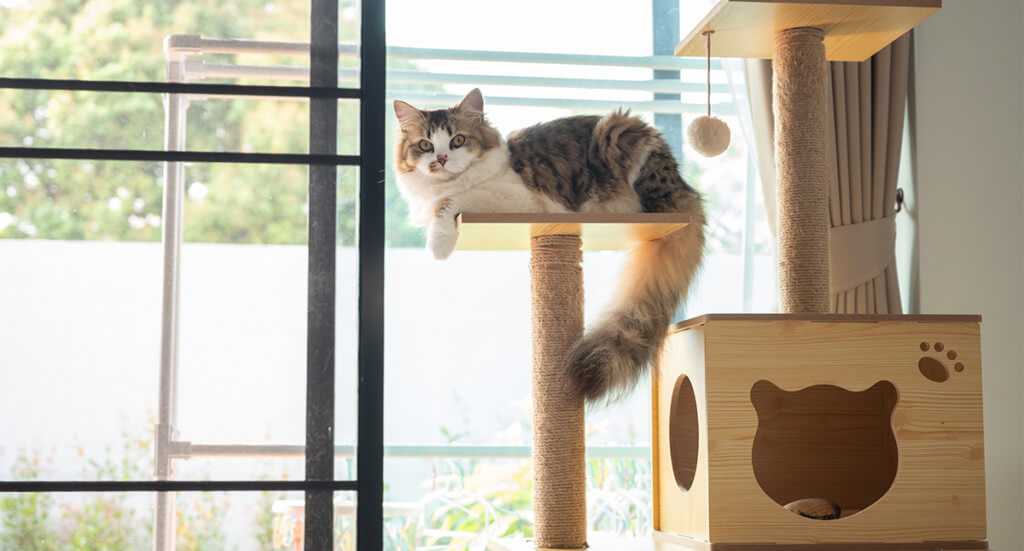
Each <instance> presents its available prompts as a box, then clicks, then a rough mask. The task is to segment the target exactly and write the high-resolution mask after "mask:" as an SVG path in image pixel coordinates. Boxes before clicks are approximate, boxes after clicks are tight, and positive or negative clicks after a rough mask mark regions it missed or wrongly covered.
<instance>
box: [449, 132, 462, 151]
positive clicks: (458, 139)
mask: <svg viewBox="0 0 1024 551" xmlns="http://www.w3.org/2000/svg"><path fill="white" fill-rule="evenodd" d="M464 143H466V137H465V136H463V135H462V134H456V135H455V137H454V138H452V143H451V144H450V145H451V146H452V148H453V149H454V148H456V147H462V144H464Z"/></svg>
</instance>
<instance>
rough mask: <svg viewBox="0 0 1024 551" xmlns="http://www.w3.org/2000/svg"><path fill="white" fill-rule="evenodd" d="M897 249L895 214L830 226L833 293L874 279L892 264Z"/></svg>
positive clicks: (830, 261) (831, 284)
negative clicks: (855, 222) (856, 222)
mask: <svg viewBox="0 0 1024 551" xmlns="http://www.w3.org/2000/svg"><path fill="white" fill-rule="evenodd" d="M895 251H896V216H895V215H891V216H888V217H886V218H879V219H878V220H870V221H867V222H861V223H859V224H847V225H845V226H835V227H833V228H831V229H830V230H829V257H830V258H829V263H830V270H829V272H830V277H829V279H830V281H829V283H830V285H829V286H830V287H831V288H832V293H838V292H840V291H846V290H848V289H852V288H854V287H856V286H858V285H860V284H861V283H864V282H865V281H869V280H871V279H874V278H875V276H878V275H879V274H881V273H882V272H884V271H885V269H886V267H888V266H889V265H890V264H892V261H893V258H894V255H895Z"/></svg>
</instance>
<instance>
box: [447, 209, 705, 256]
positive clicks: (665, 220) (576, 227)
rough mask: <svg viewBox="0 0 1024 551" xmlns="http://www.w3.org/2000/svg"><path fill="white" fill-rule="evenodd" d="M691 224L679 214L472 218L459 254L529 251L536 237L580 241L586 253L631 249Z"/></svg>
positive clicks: (463, 227) (464, 223)
mask: <svg viewBox="0 0 1024 551" xmlns="http://www.w3.org/2000/svg"><path fill="white" fill-rule="evenodd" d="M689 223H690V217H689V216H688V215H685V214H675V213H638V214H606V213H582V214H581V213H471V212H465V213H462V214H460V215H459V218H458V224H459V242H458V243H459V244H458V246H457V247H456V248H457V249H458V250H464V251H484V250H489V251H512V250H529V248H530V237H532V236H534V235H579V236H581V238H582V239H583V250H585V251H607V250H619V249H628V248H629V247H631V246H632V245H634V244H636V243H637V242H638V241H650V240H652V239H660V238H662V237H665V236H666V235H669V234H670V233H672V232H674V231H676V230H678V229H680V228H682V227H683V226H686V225H687V224H689Z"/></svg>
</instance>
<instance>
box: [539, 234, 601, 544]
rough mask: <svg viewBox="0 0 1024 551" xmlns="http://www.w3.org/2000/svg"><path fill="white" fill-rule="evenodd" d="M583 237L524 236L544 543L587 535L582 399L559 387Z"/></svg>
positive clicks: (575, 319)
mask: <svg viewBox="0 0 1024 551" xmlns="http://www.w3.org/2000/svg"><path fill="white" fill-rule="evenodd" d="M581 244H582V242H581V241H580V238H579V237H578V236H575V235H542V236H535V237H533V238H532V239H531V240H530V255H531V258H530V290H531V306H532V307H531V310H532V314H533V516H534V524H533V535H534V544H535V545H536V546H537V547H539V548H548V549H581V548H583V547H584V546H585V545H586V541H587V496H586V486H587V481H586V444H585V428H584V408H583V399H582V398H577V397H573V396H572V395H570V394H569V393H568V392H566V385H565V381H564V366H565V357H566V353H567V352H568V351H569V347H570V346H572V344H573V343H575V342H576V341H577V340H578V339H579V338H580V337H581V336H582V335H583V270H582V268H581V266H580V262H581V261H582V260H583V253H582V251H581V250H580V246H581Z"/></svg>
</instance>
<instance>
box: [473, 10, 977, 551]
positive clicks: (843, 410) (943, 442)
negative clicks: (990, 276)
mask: <svg viewBox="0 0 1024 551" xmlns="http://www.w3.org/2000/svg"><path fill="white" fill-rule="evenodd" d="M939 7H940V0H845V1H840V0H802V1H790V0H722V1H720V2H719V3H718V4H716V5H715V6H714V7H713V8H712V9H711V11H710V12H709V14H708V15H707V17H705V18H704V19H703V20H702V21H701V23H700V24H699V25H697V26H696V27H695V28H694V29H693V31H692V32H691V33H690V34H689V35H688V37H687V38H686V39H685V40H683V41H682V42H681V43H680V45H679V46H678V48H677V49H676V55H680V56H695V57H696V56H701V57H703V55H704V53H705V50H704V48H705V36H706V35H705V33H706V32H708V31H713V32H714V51H715V55H716V56H720V57H748V58H750V57H753V58H771V59H772V60H773V68H774V78H775V81H774V86H773V93H774V111H775V136H776V142H775V157H776V172H777V181H778V183H777V185H778V201H779V204H778V212H779V220H778V227H779V243H778V256H779V265H778V268H779V289H780V298H781V306H782V310H783V312H785V313H786V314H779V315H760V316H759V315H746V316H740V317H730V316H707V317H704V318H699V319H697V320H691V321H690V322H688V323H684V324H683V325H681V326H678V327H676V328H675V332H674V333H673V334H672V335H671V336H670V337H669V340H668V342H667V343H666V350H665V353H664V354H663V356H662V358H661V360H660V362H659V374H660V376H656V377H652V379H653V385H654V397H653V400H652V406H653V408H654V425H653V428H654V434H653V438H652V442H653V455H654V457H653V460H654V476H655V480H654V487H655V496H654V498H655V499H654V513H655V521H654V524H655V526H654V528H655V530H656V531H657V532H656V533H655V535H654V537H653V538H649V539H644V540H635V539H634V540H615V541H608V542H602V541H591V542H587V539H586V532H585V529H586V517H585V511H584V505H585V496H584V492H583V487H584V481H583V479H582V476H583V451H584V447H583V446H584V444H583V432H582V423H583V404H582V403H581V402H578V401H571V400H570V399H569V398H568V397H567V396H565V395H563V394H560V393H561V388H562V386H561V385H562V381H561V380H559V378H560V377H561V373H562V371H561V368H562V364H561V362H562V361H563V359H564V355H565V351H566V350H567V348H568V346H569V345H570V344H571V343H572V342H573V341H574V340H575V339H576V338H578V337H579V335H581V334H582V321H581V320H582V316H581V314H580V310H581V303H580V300H581V299H580V297H581V288H580V286H581V283H582V279H581V275H580V271H579V259H580V256H579V246H580V240H579V238H578V237H577V236H578V235H580V233H581V228H585V227H586V225H583V226H571V227H566V226H563V227H559V226H557V225H548V226H542V225H541V224H544V223H545V222H574V221H575V222H580V221H583V219H576V220H574V219H573V218H572V217H573V216H581V215H560V216H564V217H565V218H562V219H559V220H553V219H549V218H548V217H547V216H546V215H533V216H535V217H536V218H534V219H532V220H531V222H533V224H532V225H530V228H533V231H534V232H535V236H534V237H532V238H531V244H530V247H531V251H532V254H533V259H532V262H531V267H532V271H531V274H532V279H533V305H534V319H533V340H534V400H535V402H534V404H535V405H534V430H535V442H534V471H535V489H534V492H535V494H534V499H535V501H534V512H535V516H536V522H535V539H534V541H532V542H512V543H509V542H498V544H497V545H496V547H498V548H505V549H523V550H525V549H533V548H538V549H545V548H550V549H581V548H584V547H586V546H587V544H588V543H589V544H590V545H589V547H590V548H591V549H598V550H601V549H609V550H611V549H617V550H619V549H621V550H626V549H635V550H654V549H662V550H669V549H672V550H676V549H702V550H706V549H714V550H718V549H726V550H735V551H741V550H747V551H749V550H753V549H760V548H762V547H763V546H764V545H766V544H768V545H771V546H772V549H778V550H779V551H783V550H785V549H805V548H808V549H809V548H814V549H830V548H831V549H885V548H891V549H933V548H936V547H943V548H946V549H987V544H985V543H984V541H981V540H983V539H984V537H985V512H984V445H983V436H982V434H983V433H982V425H981V365H980V328H979V323H980V319H979V318H977V317H970V316H962V317H937V316H849V315H844V316H836V315H829V314H827V312H828V296H829V267H828V226H829V222H828V220H829V218H828V217H829V213H828V187H827V181H828V180H827V177H828V174H827V172H826V170H827V166H828V165H827V163H826V147H828V145H829V144H828V143H827V139H828V131H827V129H828V126H827V119H826V116H827V108H826V107H827V104H826V101H828V98H827V80H826V79H827V73H826V67H827V63H826V62H827V60H840V61H862V60H864V59H867V58H868V57H870V56H871V55H873V54H875V53H876V52H878V51H879V50H880V49H882V48H883V47H885V46H886V45H888V44H889V43H890V42H892V41H893V40H895V39H896V38H898V37H899V36H901V35H903V34H905V33H906V32H908V31H909V30H910V29H911V28H913V27H914V26H915V25H916V24H917V23H919V22H921V21H922V20H923V19H924V18H926V17H927V16H928V15H930V14H931V13H933V12H934V11H935V10H937V9H939ZM475 216H481V215H474V217H472V218H471V216H470V215H468V214H467V215H464V216H463V223H464V226H463V236H462V237H461V238H460V243H461V244H463V245H466V246H467V247H468V246H469V244H468V243H466V238H467V234H468V233H470V231H472V230H471V229H470V228H471V226H472V225H473V224H472V222H473V221H480V222H486V221H485V220H483V219H477V218H475ZM491 216H499V215H491ZM500 216H505V217H507V218H506V222H513V221H517V220H518V219H517V218H516V217H518V216H529V215H500ZM636 216H638V217H642V216H645V215H636ZM630 220H638V221H639V220H640V218H636V219H632V218H625V219H623V220H622V222H623V223H626V224H627V225H628V223H629V221H630ZM520 222H522V223H523V226H522V228H520V229H519V230H515V231H517V232H518V233H520V234H526V233H527V232H528V230H526V229H525V228H526V225H525V224H526V222H525V221H520ZM481 225H486V223H485V224H481ZM541 227H543V228H544V229H543V230H540V229H539V228H541ZM605 229H606V230H607V228H605ZM611 231H613V232H614V230H611ZM669 231H670V229H669V228H666V229H665V231H664V235H667V233H669ZM647 237H648V238H657V237H659V234H658V232H651V233H650V234H649V235H647ZM585 242H586V241H584V243H585ZM481 243H482V244H483V245H481ZM488 245H494V243H493V242H491V241H489V240H487V239H485V240H484V241H482V242H477V244H476V245H475V246H473V247H472V248H499V249H500V248H506V247H494V246H488ZM954 360H959V361H956V363H953V362H954ZM949 365H952V369H950V367H948V366H949ZM789 402H792V403H793V404H794V405H792V406H791V407H790V406H788V405H787V404H788V403H789ZM762 418H763V419H764V423H763V425H764V426H761V424H762V423H761V421H762ZM815 438H817V440H815ZM712 439H714V441H715V442H716V445H715V446H714V447H711V446H709V445H708V443H709V442H710V441H711V440H712ZM807 441H810V442H811V444H807V443H806V442H807ZM801 446H802V447H801ZM837 446H838V447H837ZM843 446H847V448H846V449H843ZM819 448H821V449H827V450H828V453H829V454H833V455H834V454H840V455H841V454H843V453H848V454H852V456H853V457H860V456H859V455H858V454H861V455H863V456H864V457H866V458H868V459H866V461H868V464H869V468H867V469H866V474H864V475H863V476H862V478H860V479H857V480H858V481H855V482H853V483H846V484H843V483H841V482H839V483H837V482H836V481H837V480H843V479H844V477H843V476H844V473H843V472H842V471H843V469H848V468H849V469H852V468H853V467H854V466H856V465H854V463H855V462H851V461H844V460H842V459H840V460H838V461H837V460H831V461H830V459H832V458H831V457H830V456H828V455H824V454H821V453H820V452H817V453H816V452H815V450H816V449H819ZM819 463H820V464H819ZM834 470H838V471H839V472H838V473H836V472H833V471H834ZM829 484H832V486H829ZM815 492H818V493H824V494H826V495H818V493H815ZM805 494H810V495H805ZM802 498H824V499H826V500H830V501H835V502H837V503H840V504H841V505H843V506H845V516H842V517H841V518H839V519H836V520H813V519H809V518H804V517H801V516H798V515H796V514H794V513H793V512H792V511H787V510H786V508H784V505H786V503H788V501H789V500H791V499H802ZM861 509H863V510H861ZM936 541H941V544H939V543H934V542H936Z"/></svg>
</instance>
